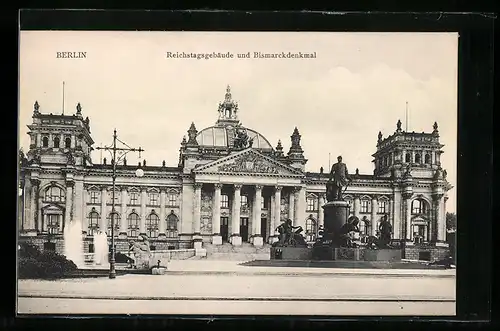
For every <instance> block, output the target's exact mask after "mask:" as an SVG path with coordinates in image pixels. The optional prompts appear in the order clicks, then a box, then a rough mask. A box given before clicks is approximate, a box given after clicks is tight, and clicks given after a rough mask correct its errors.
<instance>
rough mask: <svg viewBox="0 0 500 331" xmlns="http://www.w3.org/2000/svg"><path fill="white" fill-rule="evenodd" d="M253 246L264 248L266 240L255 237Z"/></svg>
mask: <svg viewBox="0 0 500 331" xmlns="http://www.w3.org/2000/svg"><path fill="white" fill-rule="evenodd" d="M253 245H254V246H255V247H262V246H263V245H264V239H263V238H262V237H261V236H255V237H253Z"/></svg>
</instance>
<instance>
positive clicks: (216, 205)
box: [212, 183, 222, 245]
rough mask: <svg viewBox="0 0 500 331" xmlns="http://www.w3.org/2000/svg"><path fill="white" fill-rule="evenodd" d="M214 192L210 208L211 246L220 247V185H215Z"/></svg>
mask: <svg viewBox="0 0 500 331" xmlns="http://www.w3.org/2000/svg"><path fill="white" fill-rule="evenodd" d="M214 186H215V191H214V201H213V207H212V244H213V245H222V236H221V234H220V204H221V189H222V184H219V183H216V184H215V185H214Z"/></svg>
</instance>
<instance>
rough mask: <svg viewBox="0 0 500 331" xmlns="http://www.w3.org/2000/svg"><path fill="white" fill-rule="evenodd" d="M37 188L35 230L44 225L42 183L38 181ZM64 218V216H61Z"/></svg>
mask: <svg viewBox="0 0 500 331" xmlns="http://www.w3.org/2000/svg"><path fill="white" fill-rule="evenodd" d="M37 183H38V184H37V187H36V191H35V193H34V194H35V207H34V208H35V219H34V220H33V226H34V227H35V229H37V228H40V227H41V224H42V208H41V207H42V203H43V193H42V192H40V181H39V180H38V181H37ZM61 217H62V216H61Z"/></svg>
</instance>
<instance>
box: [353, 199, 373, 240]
mask: <svg viewBox="0 0 500 331" xmlns="http://www.w3.org/2000/svg"><path fill="white" fill-rule="evenodd" d="M353 209H354V210H353V213H352V214H353V215H354V216H356V217H357V218H359V220H360V222H359V229H360V231H361V233H363V234H369V233H366V225H365V223H364V222H361V217H360V209H361V201H360V198H359V195H355V196H354V200H353Z"/></svg>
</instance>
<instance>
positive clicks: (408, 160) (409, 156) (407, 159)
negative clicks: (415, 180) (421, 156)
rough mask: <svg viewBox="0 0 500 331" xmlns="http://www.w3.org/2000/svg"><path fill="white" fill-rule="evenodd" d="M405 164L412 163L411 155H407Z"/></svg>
mask: <svg viewBox="0 0 500 331" xmlns="http://www.w3.org/2000/svg"><path fill="white" fill-rule="evenodd" d="M405 162H406V163H410V162H411V153H406V155H405Z"/></svg>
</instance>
